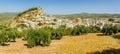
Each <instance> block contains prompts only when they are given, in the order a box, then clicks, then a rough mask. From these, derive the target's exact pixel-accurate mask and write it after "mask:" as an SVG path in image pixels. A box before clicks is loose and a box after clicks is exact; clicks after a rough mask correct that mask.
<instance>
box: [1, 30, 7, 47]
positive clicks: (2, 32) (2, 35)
mask: <svg viewBox="0 0 120 54" xmlns="http://www.w3.org/2000/svg"><path fill="white" fill-rule="evenodd" d="M6 42H8V37H7V34H6V33H5V31H2V30H1V31H0V45H4V44H5V43H6Z"/></svg>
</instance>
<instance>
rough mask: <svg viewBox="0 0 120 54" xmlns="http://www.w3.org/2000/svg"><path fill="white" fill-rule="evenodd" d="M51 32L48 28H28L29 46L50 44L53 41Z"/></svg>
mask: <svg viewBox="0 0 120 54" xmlns="http://www.w3.org/2000/svg"><path fill="white" fill-rule="evenodd" d="M50 37H51V33H50V31H49V30H46V29H43V28H42V29H28V30H27V38H26V40H27V43H28V48H31V47H34V46H37V45H42V46H48V45H50V43H51V39H50Z"/></svg>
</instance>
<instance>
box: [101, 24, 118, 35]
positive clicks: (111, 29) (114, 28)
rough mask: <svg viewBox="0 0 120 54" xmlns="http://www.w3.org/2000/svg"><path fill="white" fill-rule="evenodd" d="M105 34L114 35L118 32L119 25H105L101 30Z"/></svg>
mask: <svg viewBox="0 0 120 54" xmlns="http://www.w3.org/2000/svg"><path fill="white" fill-rule="evenodd" d="M101 32H102V33H103V34H105V35H112V34H117V33H118V27H117V26H113V25H105V26H103V28H102V31H101Z"/></svg>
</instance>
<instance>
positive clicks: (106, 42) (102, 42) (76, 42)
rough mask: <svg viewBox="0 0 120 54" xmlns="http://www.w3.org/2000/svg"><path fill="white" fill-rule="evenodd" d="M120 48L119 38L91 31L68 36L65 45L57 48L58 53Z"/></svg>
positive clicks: (83, 52) (90, 51) (87, 53)
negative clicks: (98, 34)
mask: <svg viewBox="0 0 120 54" xmlns="http://www.w3.org/2000/svg"><path fill="white" fill-rule="evenodd" d="M111 48H114V49H117V48H120V44H119V43H118V40H117V39H114V38H112V37H110V36H97V33H90V34H87V35H81V36H72V37H67V38H66V39H65V41H64V45H63V46H61V47H60V49H58V50H57V54H89V53H93V52H96V51H99V52H102V51H103V50H108V49H111Z"/></svg>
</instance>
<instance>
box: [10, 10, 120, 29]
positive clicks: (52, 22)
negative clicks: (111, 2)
mask: <svg viewBox="0 0 120 54" xmlns="http://www.w3.org/2000/svg"><path fill="white" fill-rule="evenodd" d="M119 22H120V19H119V18H114V21H109V18H99V19H95V18H75V19H73V20H69V19H61V18H55V17H53V16H48V15H46V14H44V13H43V12H42V8H37V9H36V10H32V11H29V12H27V13H25V14H23V15H21V16H19V17H18V18H17V19H15V20H13V21H12V23H11V24H10V26H11V27H25V28H36V27H39V28H41V27H46V26H47V27H53V28H58V27H59V26H61V25H65V26H66V27H67V28H72V27H74V26H76V25H84V26H95V25H96V26H98V27H100V28H101V29H102V27H103V26H104V25H105V24H112V25H120V23H119Z"/></svg>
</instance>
